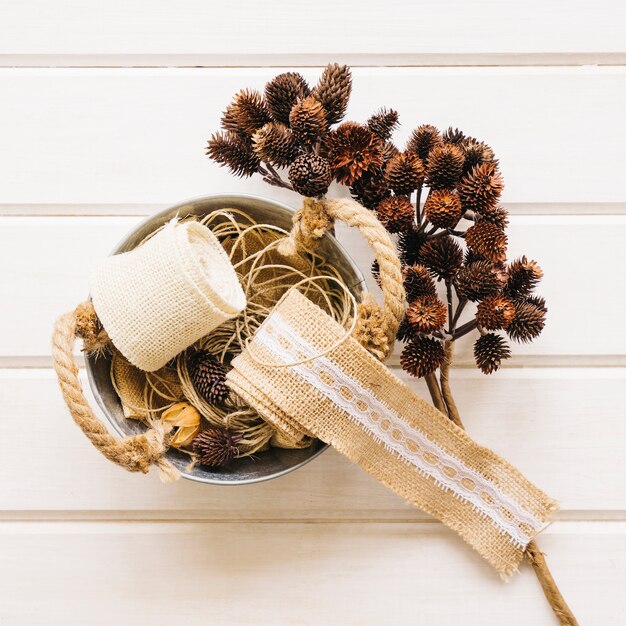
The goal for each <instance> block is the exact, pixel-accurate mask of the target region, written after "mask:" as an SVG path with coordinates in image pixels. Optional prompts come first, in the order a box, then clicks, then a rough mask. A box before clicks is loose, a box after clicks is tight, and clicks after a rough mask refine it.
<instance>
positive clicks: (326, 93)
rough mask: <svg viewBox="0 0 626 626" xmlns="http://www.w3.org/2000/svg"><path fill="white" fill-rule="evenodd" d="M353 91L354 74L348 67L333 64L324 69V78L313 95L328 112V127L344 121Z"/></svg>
mask: <svg viewBox="0 0 626 626" xmlns="http://www.w3.org/2000/svg"><path fill="white" fill-rule="evenodd" d="M351 91H352V74H351V73H350V68H349V67H348V66H347V65H338V64H337V63H331V64H330V65H327V66H326V68H325V69H324V72H323V74H322V77H321V78H320V80H319V82H318V83H317V86H316V87H315V89H314V90H313V95H314V96H315V97H316V98H317V99H318V100H319V101H320V102H321V103H322V106H323V107H324V110H325V111H326V121H327V122H328V125H329V126H330V125H331V124H336V123H337V122H340V121H341V120H342V119H343V116H344V115H345V114H346V109H347V108H348V101H349V100H350V92H351Z"/></svg>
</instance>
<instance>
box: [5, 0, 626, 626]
mask: <svg viewBox="0 0 626 626" xmlns="http://www.w3.org/2000/svg"><path fill="white" fill-rule="evenodd" d="M625 6H626V5H624V4H623V3H620V2H617V1H616V0H602V1H599V2H590V1H580V0H579V1H575V2H564V1H551V2H539V1H538V0H530V1H529V2H525V3H509V2H496V1H495V0H481V1H478V0H472V1H470V2H464V3H458V2H452V1H451V0H442V1H441V2H436V3H434V2H431V3H425V2H408V1H407V0H404V1H402V0H391V1H390V2H386V3H382V4H381V3H362V2H361V3H357V2H356V1H355V0H350V1H346V2H343V3H337V2H330V1H328V0H320V1H319V2H316V3H314V4H309V5H306V4H303V3H298V2H276V1H272V2H270V1H258V0H257V1H256V2H252V1H247V0H246V1H244V0H238V1H237V2H231V3H214V2H201V1H200V0H179V1H178V2H171V1H169V2H165V1H163V0H161V1H159V2H147V0H133V1H130V2H129V1H125V2H122V1H121V0H109V1H108V2H106V3H102V2H93V1H91V0H88V1H87V0H83V1H80V2H79V1H77V0H61V1H58V2H55V3H50V2H45V1H43V0H22V1H21V2H18V1H12V0H7V1H5V2H3V3H2V4H1V5H0V87H1V88H2V91H1V93H2V96H1V97H0V137H1V138H2V150H0V172H2V175H1V177H0V268H2V269H1V270H0V301H1V303H2V304H1V306H0V399H1V401H2V407H3V411H2V414H3V419H2V421H1V422H0V428H1V432H2V435H3V440H4V446H3V454H4V458H3V463H2V464H0V498H1V499H0V502H1V505H0V554H2V568H1V569H0V589H2V591H0V623H1V624H5V623H6V624H10V625H11V626H12V625H13V624H15V625H17V626H22V625H24V626H26V625H28V626H31V625H34V624H50V623H52V624H57V623H58V624H68V625H71V624H77V625H78V624H84V623H89V624H95V625H99V624H107V625H108V624H111V623H115V622H117V623H123V624H124V623H133V624H137V625H139V626H141V625H143V624H166V623H167V624H171V623H178V622H183V621H184V622H185V623H189V624H201V623H202V624H205V623H210V624H222V623H231V624H272V625H277V624H278V625H283V624H285V625H291V624H325V625H326V624H328V625H333V626H335V625H338V624H339V625H344V624H359V625H369V624H381V623H383V624H387V623H389V624H396V623H416V624H441V625H444V626H445V625H448V624H450V625H451V624H459V623H467V624H475V623H482V624H485V625H488V626H491V625H494V626H495V625H496V624H497V625H498V626H499V625H500V624H502V623H507V624H513V625H515V626H517V625H519V626H522V625H523V626H526V625H528V624H533V625H535V624H537V625H543V624H546V626H549V625H551V624H554V623H555V622H554V619H553V617H552V615H551V614H550V611H549V610H548V608H547V606H546V604H545V601H544V599H543V597H542V595H541V592H540V590H539V588H538V585H537V582H536V580H535V579H534V577H533V576H532V574H531V573H530V571H529V570H528V569H526V568H524V569H523V570H522V572H521V574H520V575H518V576H516V577H514V579H513V580H512V581H511V582H510V583H509V584H507V585H504V584H503V583H501V582H500V581H499V579H497V577H496V576H495V575H493V573H492V572H491V571H490V570H489V568H488V567H487V566H486V565H485V564H484V563H483V562H482V561H481V560H480V559H479V558H478V557H477V556H475V555H474V554H473V553H472V552H471V551H470V550H469V549H467V548H466V547H465V546H464V545H463V544H462V543H461V542H460V540H458V539H457V538H456V537H455V536H454V535H453V534H452V533H450V532H448V531H446V530H445V529H444V528H442V527H441V526H440V525H439V524H437V523H434V522H432V520H430V519H429V518H428V517H427V516H425V515H423V514H421V513H420V512H419V511H417V510H415V509H413V508H411V507H408V506H407V505H405V504H404V503H403V502H401V501H400V500H398V499H397V498H396V497H395V496H394V495H393V494H391V493H390V492H388V491H387V490H386V489H384V488H383V487H381V486H380V485H378V484H377V483H376V482H375V481H374V480H372V479H371V478H370V477H368V476H366V475H364V474H363V473H362V472H360V471H359V470H358V468H356V467H354V466H352V465H351V464H350V463H348V462H347V461H346V460H345V459H343V458H342V457H340V455H338V454H336V453H335V452H334V451H328V452H326V453H324V454H323V455H322V456H321V457H320V458H319V459H317V460H315V461H314V462H312V463H310V464H309V465H307V466H306V467H304V468H303V469H301V470H299V471H298V472H296V473H294V474H291V475H289V476H286V477H284V478H281V479H280V480H276V481H273V482H269V483H265V484H262V485H258V486H247V487H241V488H219V487H205V486H200V485H196V484H192V483H189V482H180V483H178V484H176V485H173V486H164V485H162V484H160V483H159V482H158V480H157V479H156V477H155V476H152V475H151V476H147V477H145V476H135V475H129V474H125V473H124V472H122V471H121V470H118V469H117V468H115V467H113V466H111V465H109V464H107V463H106V462H105V461H103V460H102V459H101V458H99V456H98V455H97V453H95V452H94V451H93V450H92V449H91V448H90V447H89V445H88V444H87V443H86V442H85V441H84V440H83V438H82V436H81V435H80V433H79V432H78V431H77V429H76V428H75V426H74V425H73V424H72V423H71V421H70V419H69V417H68V416H67V413H66V411H65V409H64V407H63V404H62V400H61V398H60V394H59V393H58V390H57V388H56V383H55V380H54V377H53V373H52V371H51V369H50V358H49V348H48V344H49V334H50V329H51V325H52V322H53V320H54V317H55V316H56V315H57V314H59V313H60V312H62V311H64V310H66V309H68V308H70V307H72V306H73V305H74V304H75V303H76V302H78V301H80V300H81V299H82V298H83V297H84V296H85V293H86V291H87V276H88V273H89V269H90V267H91V266H92V264H93V263H94V261H95V260H96V259H98V258H99V257H101V256H102V255H104V254H106V253H107V252H108V251H109V250H110V249H111V248H112V247H113V246H114V244H115V243H116V242H117V240H118V239H119V238H120V237H121V236H122V235H123V234H124V233H125V232H126V231H127V230H128V229H129V228H132V226H133V225H134V224H136V223H137V221H138V220H139V219H141V216H145V215H147V214H150V213H152V212H153V211H155V210H157V209H159V208H162V207H164V206H167V205H169V204H173V203H177V202H179V201H181V200H183V199H185V198H189V197H194V196H201V195H207V194H210V193H218V192H224V191H235V192H244V193H257V194H258V193H260V194H262V195H266V196H271V197H274V198H277V199H280V200H283V201H286V202H288V203H291V204H294V203H295V202H296V199H295V198H294V197H293V196H292V195H290V194H288V193H285V192H279V191H277V190H275V189H270V188H267V187H266V186H264V185H263V184H262V183H260V182H259V181H256V180H246V181H239V180H235V179H232V178H231V177H230V176H229V175H228V174H227V172H225V171H224V170H222V169H219V168H217V167H215V166H213V165H212V164H211V163H209V162H208V161H207V160H206V158H205V157H204V155H203V151H204V144H205V141H206V139H207V137H208V136H209V134H210V133H211V132H212V131H213V130H214V129H215V128H216V127H217V124H218V120H219V116H220V112H221V110H222V108H223V106H224V104H225V103H226V102H227V100H228V98H229V97H230V95H231V94H232V93H233V92H234V91H236V90H237V89H239V88H240V87H242V86H251V87H262V85H263V84H264V83H265V81H266V80H267V79H268V78H270V77H271V76H272V75H274V74H275V73H277V72H278V71H282V69H278V68H276V67H272V66H281V68H282V67H299V68H300V70H301V71H302V72H303V73H304V74H305V75H306V76H308V77H310V78H311V79H312V80H314V79H315V77H316V76H317V75H318V74H319V71H320V68H319V66H320V65H322V64H324V63H326V62H328V61H336V60H338V61H348V62H350V63H352V64H353V65H354V66H355V70H354V77H355V88H354V95H353V101H352V104H351V108H350V112H349V114H350V116H351V117H352V118H354V119H365V118H366V117H367V116H368V115H369V114H370V113H371V112H372V111H373V110H374V109H375V108H377V107H379V106H381V105H383V104H388V105H393V106H394V107H396V108H398V109H399V111H400V114H401V120H402V122H403V125H402V127H401V129H400V132H399V136H400V137H401V138H403V137H406V136H407V135H408V134H409V132H410V130H411V129H412V127H413V126H415V125H417V124H419V123H425V122H431V123H435V124H437V125H439V126H442V127H445V126H448V125H453V126H459V127H461V128H463V129H465V130H467V131H468V132H470V133H472V134H475V135H477V136H479V137H481V138H484V139H485V140H486V141H488V142H489V143H491V144H492V145H493V147H494V149H495V150H496V152H497V154H498V156H499V157H500V160H501V163H502V169H503V172H504V175H505V180H506V183H507V188H506V191H505V195H504V201H505V204H506V205H507V206H508V208H509V209H510V210H511V212H512V214H513V217H512V220H511V228H510V240H511V243H510V249H511V253H512V254H518V253H522V252H524V253H527V254H529V255H530V256H532V257H535V258H537V259H538V260H539V261H540V262H541V264H542V266H543V268H544V270H545V273H546V277H545V281H544V283H543V285H542V289H541V291H542V293H543V294H544V295H545V296H546V298H547V299H548V302H549V305H550V314H549V319H548V326H547V328H546V330H545V333H544V335H543V336H542V337H541V339H540V340H539V341H537V342H535V343H533V344H530V345H528V346H517V347H516V349H515V355H516V356H515V357H514V358H513V359H511V361H510V362H509V363H508V364H507V367H506V368H504V369H503V370H502V371H500V372H499V373H497V374H495V375H493V376H492V377H490V378H486V377H484V376H482V375H481V374H479V373H478V372H476V371H475V370H474V369H473V368H472V366H471V351H470V345H469V344H467V343H466V344H464V345H463V346H460V349H459V366H460V367H459V368H457V369H456V370H455V371H454V373H453V375H454V379H455V380H454V385H455V388H456V390H457V395H458V400H459V404H460V406H461V407H462V409H463V413H464V418H465V421H466V423H467V426H468V429H469V431H470V432H471V433H472V434H473V435H474V436H475V437H476V439H478V440H479V441H481V442H482V443H485V444H487V445H489V446H491V447H493V448H494V449H496V450H497V451H498V452H500V453H501V454H503V455H505V456H506V457H507V458H509V459H510V460H511V461H512V462H513V463H514V464H515V465H517V466H518V467H520V468H521V469H522V470H523V471H524V472H525V473H527V474H528V476H529V477H530V478H531V479H532V480H533V481H535V482H536V483H537V484H539V485H540V486H542V487H543V488H545V489H546V490H547V491H548V492H549V493H550V494H551V495H553V496H555V497H556V498H557V499H558V500H559V501H560V503H561V511H560V513H559V514H558V516H557V521H556V522H555V524H553V525H552V526H551V527H550V528H549V529H548V530H547V531H546V533H544V535H543V536H542V537H541V539H540V544H541V546H542V547H543V548H544V550H545V551H546V552H547V553H548V557H549V561H550V564H551V566H552V568H553V570H554V573H555V575H556V577H557V579H558V582H559V583H560V584H561V586H562V588H563V591H564V593H565V595H566V596H567V598H568V600H569V601H570V603H571V605H572V607H573V608H574V609H575V612H576V613H577V614H578V616H579V618H580V621H581V624H585V625H587V624H591V625H594V624H603V625H604V624H620V623H622V622H623V621H624V618H623V616H624V614H626V600H625V599H624V595H623V593H622V591H621V588H622V587H623V581H624V580H625V579H626V451H625V450H626V447H625V444H624V441H626V426H625V424H626V422H625V420H624V410H623V408H622V407H623V400H622V396H623V390H624V387H625V379H626V333H625V332H624V330H623V328H622V324H623V323H622V317H623V315H622V312H623V310H624V305H625V304H626V296H625V295H624V285H625V284H626V280H625V279H626V270H625V268H626V257H625V254H626V253H625V252H624V249H625V247H624V244H623V242H624V241H625V238H626V187H625V186H624V184H623V171H624V166H625V165H626V159H625V157H624V146H625V145H626V115H625V111H626V19H625V18H626V9H625V8H624V7H625ZM477 66H480V67H477ZM340 238H341V240H342V241H343V242H344V243H346V245H348V246H349V248H350V250H351V252H352V253H353V255H354V256H355V258H356V259H357V261H358V262H359V263H360V264H362V266H363V268H364V269H365V270H366V269H367V266H368V264H369V254H368V252H367V250H366V249H365V248H364V246H363V245H362V243H360V242H359V240H358V237H356V236H355V235H354V234H353V233H350V232H346V231H345V229H343V230H341V231H340ZM392 366H394V367H397V359H395V360H394V359H392ZM416 389H417V390H418V391H421V392H424V389H423V386H422V384H421V383H417V384H416Z"/></svg>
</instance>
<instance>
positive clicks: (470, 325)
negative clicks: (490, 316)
mask: <svg viewBox="0 0 626 626" xmlns="http://www.w3.org/2000/svg"><path fill="white" fill-rule="evenodd" d="M477 326H478V322H477V321H476V320H475V319H473V320H470V321H469V322H466V323H465V324H463V326H459V328H458V329H457V331H456V332H455V333H454V339H455V340H456V339H459V338H460V337H463V335H467V333H470V332H472V331H473V330H474V329H475V328H476V327H477Z"/></svg>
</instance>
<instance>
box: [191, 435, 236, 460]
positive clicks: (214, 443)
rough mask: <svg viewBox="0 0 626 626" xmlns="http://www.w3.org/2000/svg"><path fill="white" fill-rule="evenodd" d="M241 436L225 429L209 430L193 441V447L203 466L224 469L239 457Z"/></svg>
mask: <svg viewBox="0 0 626 626" xmlns="http://www.w3.org/2000/svg"><path fill="white" fill-rule="evenodd" d="M240 439H241V435H239V434H238V433H231V432H229V431H228V430H225V429H223V428H207V429H206V430H203V431H202V432H201V433H200V434H199V435H197V436H196V438H195V439H194V440H193V443H192V444H191V447H192V448H193V451H194V452H195V453H196V454H197V455H198V460H199V461H200V464H201V465H207V466H208V467H224V466H225V465H228V464H229V463H230V462H231V461H232V460H233V459H234V458H235V457H237V456H239V448H238V447H237V443H238V442H239V441H240Z"/></svg>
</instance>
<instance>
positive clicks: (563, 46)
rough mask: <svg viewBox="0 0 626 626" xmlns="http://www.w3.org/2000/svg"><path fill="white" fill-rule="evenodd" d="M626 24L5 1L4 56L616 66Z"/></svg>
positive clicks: (491, 0) (398, 11)
mask: <svg viewBox="0 0 626 626" xmlns="http://www.w3.org/2000/svg"><path fill="white" fill-rule="evenodd" d="M625 18H626V14H625V13H624V8H623V4H622V3H620V2H618V1H617V0H601V1H596V2H591V1H590V0H578V1H576V2H573V3H572V2H569V3H566V2H562V1H558V2H541V1H540V0H530V1H529V2H526V3H524V4H523V5H521V4H516V3H508V2H504V3H503V2H497V1H496V0H473V1H471V2H464V3H458V2H453V1H452V0H443V1H441V2H436V3H428V4H423V3H419V4H418V3H411V2H407V1H406V0H391V1H390V2H386V3H384V4H374V3H369V4H368V5H367V8H366V10H363V5H362V4H359V3H358V2H356V0H352V1H348V2H342V3H336V2H332V0H320V1H318V2H316V3H315V4H314V5H306V4H305V5H303V4H301V3H285V2H278V0H273V1H268V0H266V1H264V2H258V1H251V0H239V1H238V2H230V3H221V4H216V3H206V2H201V1H200V0H185V1H184V2H165V3H159V4H158V5H157V6H155V5H154V3H151V2H149V0H133V2H124V1H123V0H111V1H110V2H107V3H106V4H102V3H99V2H95V1H94V0H88V1H82V2H76V1H75V0H62V1H60V2H55V3H54V5H51V4H50V3H49V2H45V0H22V1H20V2H16V1H13V2H4V3H3V5H2V10H1V12H0V24H1V25H2V30H1V33H2V37H0V41H1V42H2V44H1V46H0V53H1V54H2V55H4V56H5V57H6V58H5V61H4V62H5V63H13V64H16V63H21V64H39V65H45V64H49V63H65V64H68V65H81V64H96V65H103V64H106V65H111V64H119V63H127V64H134V65H154V64H158V65H162V64H167V65H171V64H177V65H206V64H217V65H235V66H237V65H242V64H252V65H259V64H263V65H265V64H270V65H285V64H289V63H293V62H299V63H303V64H305V65H311V64H320V63H325V62H327V61H328V60H336V59H337V58H339V59H344V58H347V59H348V60H356V61H357V62H358V61H359V60H361V62H364V61H365V62H369V63H372V64H378V63H388V64H407V63H425V64H432V63H476V62H482V63H487V62H491V63H494V62H500V63H502V62H509V63H514V62H518V63H519V62H536V63H541V62H546V61H553V62H554V61H556V62H563V63H567V62H569V63H572V62H585V63H599V62H618V61H620V60H622V59H623V58H624V56H623V53H624V52H625V49H624V40H625V38H624V35H625V30H624V22H625ZM564 23H566V25H567V27H566V28H564V27H563V24H564Z"/></svg>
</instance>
